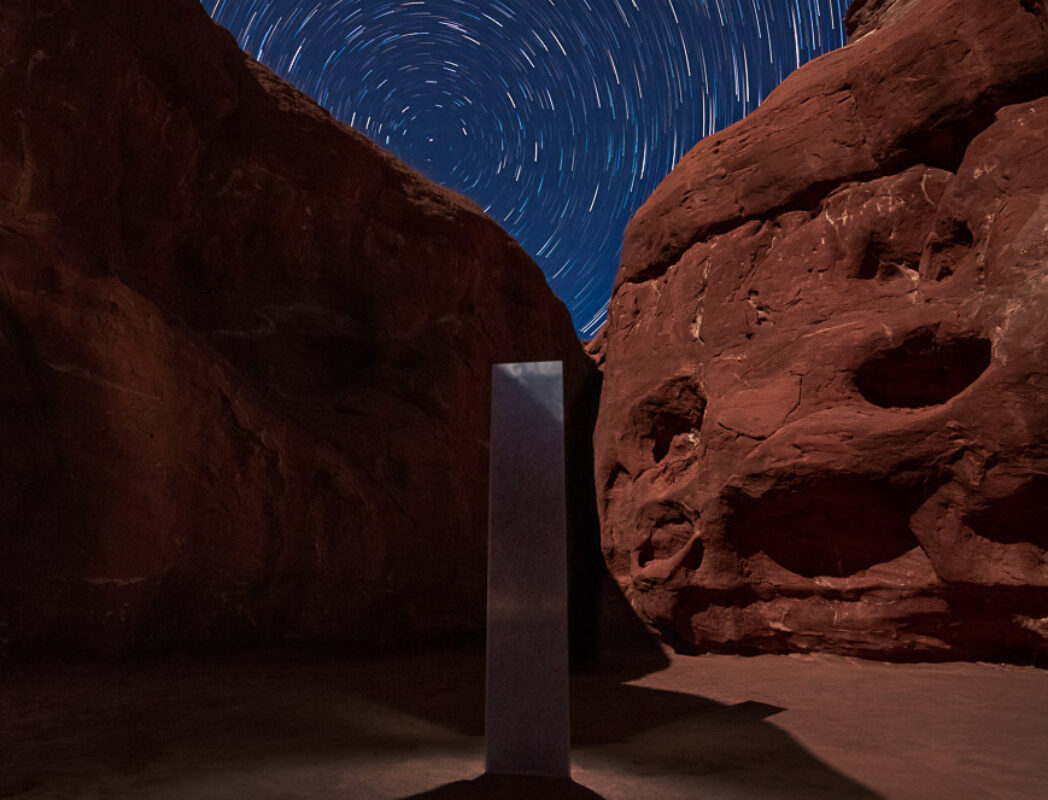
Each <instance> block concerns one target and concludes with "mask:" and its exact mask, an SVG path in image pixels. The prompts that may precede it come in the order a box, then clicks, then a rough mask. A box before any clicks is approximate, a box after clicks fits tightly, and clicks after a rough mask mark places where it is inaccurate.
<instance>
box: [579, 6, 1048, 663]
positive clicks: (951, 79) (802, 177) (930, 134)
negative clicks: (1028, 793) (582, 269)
mask: <svg viewBox="0 0 1048 800" xmlns="http://www.w3.org/2000/svg"><path fill="white" fill-rule="evenodd" d="M848 24H849V29H850V33H851V39H850V41H849V43H848V44H847V45H846V46H845V47H844V48H842V49H840V50H838V51H836V52H832V53H829V54H827V55H824V56H822V57H820V58H817V59H815V60H814V61H812V62H810V63H809V64H807V65H805V66H804V67H802V68H800V69H798V70H797V71H796V72H794V73H793V74H792V75H790V76H789V77H788V78H787V79H786V80H785V81H784V82H783V83H782V84H781V85H780V86H779V87H778V88H777V89H775V91H773V92H772V93H771V95H770V96H769V97H768V98H767V99H766V100H765V102H764V103H763V104H762V105H761V106H760V107H759V108H758V109H757V110H756V111H754V112H753V113H752V114H751V115H749V116H748V117H747V118H745V119H744V120H742V121H741V122H739V123H737V124H735V125H733V126H731V127H729V128H727V129H725V130H723V131H721V132H719V133H717V134H715V135H713V136H711V137H708V138H707V139H704V140H703V141H702V142H700V143H699V144H697V145H696V146H695V147H694V148H693V149H692V150H691V151H690V152H689V153H688V154H687V155H686V156H685V157H684V158H683V159H682V160H681V162H680V163H679V164H678V165H677V166H676V167H675V168H674V170H673V171H672V172H671V174H670V175H669V176H668V177H667V178H666V179H665V180H664V181H663V183H662V184H661V185H660V186H659V187H658V188H657V190H656V191H655V193H654V194H653V195H652V197H651V198H650V199H649V200H648V201H647V202H646V203H645V205H644V206H643V207H642V208H641V209H640V211H639V212H638V213H637V215H636V216H635V217H634V219H633V220H632V222H631V223H630V225H629V227H628V229H627V232H626V238H625V243H624V248H623V256H622V263H621V267H620V271H619V274H618V278H617V281H616V286H615V291H614V297H613V299H612V302H611V305H610V311H609V321H608V323H607V326H606V330H605V332H604V333H603V341H602V342H601V344H600V347H599V350H600V352H601V357H602V358H603V359H604V363H603V370H604V381H605V382H604V392H603V396H602V399H601V407H600V415H599V419H598V424H597V431H596V435H595V440H594V441H595V449H596V460H597V464H596V472H597V475H596V479H597V490H598V506H599V512H600V515H601V523H602V537H603V545H604V550H605V556H606V558H607V560H608V561H609V563H610V565H611V570H612V573H613V575H614V576H615V578H616V579H617V580H618V582H619V584H620V585H621V586H622V587H623V589H624V590H625V592H626V593H627V595H628V597H629V599H630V601H631V603H632V604H633V606H634V608H635V609H637V611H638V612H640V614H641V615H642V617H643V618H645V619H646V620H647V621H649V622H650V623H651V624H653V625H654V626H655V627H657V628H658V629H659V630H660V631H661V632H662V633H663V634H664V636H665V637H666V638H667V639H668V640H669V641H671V642H672V643H673V644H675V645H676V646H677V647H679V648H682V649H687V650H696V649H697V650H719V651H730V652H760V651H773V652H775V651H788V650H795V651H813V650H825V651H833V652H839V653H845V654H858V655H864V656H873V657H879V658H882V657H883V658H896V659H905V658H1004V659H1016V660H1029V659H1037V658H1043V657H1044V656H1045V654H1048V526H1046V525H1045V519H1048V401H1046V400H1045V398H1046V397H1048V349H1046V342H1048V149H1046V144H1045V143H1046V142H1048V96H1045V95H1046V94H1048V11H1046V10H1045V6H1044V4H1043V3H1040V2H1030V0H1022V1H1021V0H1000V2H994V3H989V4H987V3H983V2H978V1H977V0H895V1H894V2H892V1H891V0H860V2H856V3H855V4H854V5H853V6H852V9H851V11H850V13H849V15H848Z"/></svg>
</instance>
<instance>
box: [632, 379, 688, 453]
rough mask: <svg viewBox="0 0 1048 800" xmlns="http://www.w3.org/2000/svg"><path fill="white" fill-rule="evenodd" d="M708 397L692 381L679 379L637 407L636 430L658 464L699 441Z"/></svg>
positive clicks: (657, 391) (670, 382) (661, 388)
mask: <svg viewBox="0 0 1048 800" xmlns="http://www.w3.org/2000/svg"><path fill="white" fill-rule="evenodd" d="M705 412H706V398H705V397H703V395H702V393H701V392H700V391H699V389H698V388H697V387H696V386H695V385H694V383H693V382H692V378H690V377H686V378H675V379H674V380H672V381H669V382H668V383H666V384H664V385H663V386H661V387H660V388H659V389H658V390H656V391H655V392H653V393H651V394H650V395H648V397H647V398H646V399H645V400H644V401H643V402H642V403H641V404H640V405H639V406H637V408H636V410H635V411H634V430H636V431H637V435H638V436H639V437H640V439H641V441H643V442H645V443H646V444H647V446H649V447H651V455H652V458H653V459H654V461H655V463H656V464H657V463H659V462H660V461H662V460H663V459H664V458H665V457H666V455H667V454H668V453H669V452H670V451H671V450H676V449H690V448H692V447H693V446H694V444H695V443H696V442H697V441H698V432H699V430H700V429H701V427H702V417H703V414H704V413H705Z"/></svg>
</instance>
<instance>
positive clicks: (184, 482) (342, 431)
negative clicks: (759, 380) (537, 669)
mask: <svg viewBox="0 0 1048 800" xmlns="http://www.w3.org/2000/svg"><path fill="white" fill-rule="evenodd" d="M0 98H2V105H3V108H4V113H3V114H2V115H0V272H2V276H3V282H2V284H0V370H2V380H0V449H2V456H0V600H2V602H0V639H3V640H5V641H6V642H7V643H8V644H10V645H11V646H12V647H23V646H24V647H31V646H39V647H44V646H47V647H54V646H58V645H60V644H67V645H71V646H78V647H81V646H82V647H85V648H92V649H99V648H114V649H121V648H127V647H132V648H133V647H143V646H166V645H171V646H181V645H185V644H187V643H198V644H217V645H224V644H226V643H229V642H235V641H258V640H267V641H280V640H286V639H288V638H299V639H304V640H331V639H365V640H369V639H372V638H374V637H376V636H386V637H387V638H388V637H396V636H398V635H403V636H409V635H422V634H423V633H426V632H431V633H432V632H442V631H449V630H453V631H462V630H469V629H472V630H480V629H482V625H483V608H484V606H483V601H484V577H485V572H484V566H485V557H484V552H485V537H486V523H487V518H486V496H487V494H486V490H487V449H486V444H487V443H486V440H487V436H488V398H489V375H490V367H491V364H492V363H493V362H499V361H531V360H546V359H562V360H564V361H565V364H566V367H565V375H566V385H567V394H568V418H569V421H573V422H575V423H576V424H575V425H574V427H573V428H572V431H573V433H572V436H573V437H574V438H573V439H571V440H570V441H569V452H571V453H572V455H571V456H570V457H571V458H574V459H576V460H575V461H573V462H571V464H572V466H573V470H572V474H573V475H575V476H576V480H578V481H579V482H580V483H581V486H582V491H581V492H576V495H577V496H580V497H582V502H581V504H579V505H578V506H577V507H576V508H575V513H574V517H573V519H574V521H575V522H576V523H577V524H576V529H578V528H579V525H580V524H581V522H580V520H581V521H584V519H585V516H586V506H585V492H586V489H587V487H591V486H592V479H591V477H590V478H587V477H586V473H587V471H588V469H589V464H590V462H589V457H588V456H587V455H586V450H587V447H588V439H589V435H588V433H587V432H586V430H585V425H584V422H579V419H580V414H584V402H583V401H584V392H585V391H586V385H587V382H589V381H591V379H592V378H593V376H594V375H595V370H594V369H593V367H592V366H591V364H590V362H589V360H588V359H587V358H586V356H585V353H584V352H583V350H582V349H581V347H580V346H579V343H578V341H577V339H576V337H575V332H574V329H573V326H572V324H571V320H570V318H569V315H568V313H567V310H566V309H565V308H564V307H563V305H562V304H561V303H560V302H559V301H558V300H557V299H556V298H555V297H554V296H553V295H552V293H551V292H550V291H549V289H548V287H547V286H546V284H545V281H544V279H543V276H542V274H541V272H540V270H539V269H538V267H537V266H535V264H534V263H533V262H531V261H530V260H529V259H528V257H527V256H526V255H525V254H524V252H523V251H522V250H521V249H520V248H519V247H518V246H517V245H516V244H515V243H514V242H513V241H512V240H511V239H510V238H509V237H508V236H507V235H506V234H505V233H504V232H503V231H502V230H500V229H499V228H498V226H497V225H495V224H494V223H493V222H492V221H491V220H490V219H488V218H487V217H486V216H484V215H483V214H482V213H481V212H480V210H479V209H477V208H476V207H475V206H474V205H473V204H471V203H470V202H469V201H467V200H465V199H464V198H462V197H460V196H458V195H456V194H454V193H452V192H449V191H446V190H444V189H442V188H440V187H438V186H436V185H434V184H432V183H431V182H429V181H427V180H425V179H424V178H422V177H421V176H419V175H418V174H416V173H414V172H412V171H411V170H409V169H408V168H407V167H405V166H404V165H403V164H402V163H400V162H398V161H396V160H395V159H394V158H392V157H391V156H389V155H388V154H386V153H384V152H383V151H381V150H380V149H379V148H378V147H376V146H375V145H374V144H372V143H371V142H370V141H368V140H367V139H365V138H364V137H363V136H361V135H359V134H357V133H355V132H354V131H351V130H349V129H348V128H346V127H344V126H342V125H341V124H339V123H337V122H336V121H335V120H334V119H332V118H331V117H330V116H329V115H327V114H326V113H325V112H324V111H322V110H321V109H320V108H319V107H317V106H316V105H315V104H313V103H312V102H311V101H309V100H308V99H307V98H305V97H304V96H303V95H301V94H299V93H298V92H297V91H295V90H294V89H292V88H291V87H290V86H288V85H287V84H285V83H284V82H282V81H280V80H279V79H277V78H276V77H275V76H273V75H272V74H271V73H269V72H268V71H267V70H266V69H264V68H263V67H261V66H259V65H258V64H256V63H254V62H253V61H252V60H251V59H249V58H247V57H246V56H245V55H244V54H243V53H241V52H240V51H239V49H238V48H237V47H236V45H235V43H234V41H233V39H232V38H231V37H230V36H229V34H228V33H226V32H225V31H223V30H222V29H220V28H218V27H217V26H215V25H214V24H212V23H211V21H210V20H209V19H208V18H207V15H206V13H205V12H204V10H203V8H202V7H201V6H200V3H199V2H196V0H170V2H164V3H159V4H158V3H154V2H147V1H146V0H96V1H94V2H84V3H79V2H78V3H65V2H59V1H58V0H54V1H53V2H52V0H5V2H4V3H3V4H2V8H0ZM589 508H590V509H592V497H590V503H589Z"/></svg>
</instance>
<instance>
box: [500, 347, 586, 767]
mask: <svg viewBox="0 0 1048 800" xmlns="http://www.w3.org/2000/svg"><path fill="white" fill-rule="evenodd" d="M491 378H492V380H491V383H492V391H491V462H490V464H491V466H490V488H489V496H490V505H489V534H488V536H489V538H488V648H487V704H486V714H485V730H486V737H487V759H486V766H487V770H488V772H491V773H498V774H507V775H549V776H557V777H567V776H568V775H569V774H570V752H569V751H570V731H569V712H568V580H567V536H566V529H565V510H564V509H565V492H564V485H565V484H564V389H563V379H562V366H561V362H559V361H538V362H529V363H522V364H496V365H495V366H494V368H493V369H492V376H491Z"/></svg>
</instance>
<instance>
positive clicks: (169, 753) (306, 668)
mask: <svg viewBox="0 0 1048 800" xmlns="http://www.w3.org/2000/svg"><path fill="white" fill-rule="evenodd" d="M656 662H657V663H656V664H655V667H654V671H647V670H650V669H651V668H652V666H651V665H650V664H649V665H648V666H647V667H645V668H643V669H637V667H636V665H626V664H621V663H620V664H615V663H611V662H609V661H605V662H604V663H603V664H602V665H601V666H600V667H593V668H590V669H588V670H586V671H583V672H581V673H580V674H578V675H576V676H575V678H574V679H573V685H572V692H573V700H572V704H573V705H572V715H573V740H574V746H573V772H572V777H573V781H555V780H539V779H530V780H529V779H502V778H495V777H490V776H488V777H481V776H482V773H483V738H482V719H483V652H482V651H481V649H479V648H477V647H462V648H458V649H451V650H443V651H439V652H430V653H425V654H421V655H420V654H414V655H411V656H407V655H395V656H385V657H382V658H372V659H368V660H359V659H349V658H340V659H334V658H330V657H328V658H325V659H313V658H304V657H299V658H289V657H288V656H286V655H285V656H280V657H266V658H255V659H253V660H250V661H249V660H245V659H223V660H216V659H210V660H200V659H198V660H194V661H189V660H182V661H179V662H177V663H171V662H170V661H168V662H164V663H159V662H157V663H153V664H141V663H139V664H137V665H134V666H128V665H123V666H115V665H107V666H94V667H82V666H81V667H77V668H75V669H73V668H69V667H63V666H61V665H56V664H52V665H50V666H48V667H44V668H41V667H39V666H38V667H36V668H33V669H29V668H27V667H25V666H21V667H19V668H17V669H15V668H12V667H11V666H10V665H8V666H7V667H3V668H2V669H3V672H2V673H0V718H2V730H0V797H14V798H164V799H165V800H167V799H169V798H171V799H173V798H187V799H188V798H194V799H199V800H227V799H228V800H234V798H259V799H267V800H268V799H270V798H274V799H275V798H282V799H287V800H291V798H336V797H337V798H349V799H350V800H372V799H374V800H379V799H380V798H381V799H382V800H387V799H388V800H400V799H401V798H415V797H417V798H433V799H434V800H441V799H444V800H455V799H456V798H485V797H492V798H507V800H512V799H513V798H541V800H556V798H562V797H563V798H580V800H581V799H582V798H604V799H605V800H646V799H647V798H651V799H652V800H656V799H658V800H676V799H677V798H705V799H706V800H721V799H724V800H727V799H728V798H750V799H753V798H827V799H829V798H834V799H839V798H877V797H881V798H892V799H893V800H908V799H909V798H912V799H913V800H936V798H950V800H961V798H979V799H980V800H988V799H990V798H999V799H1000V800H1004V799H1006V798H1007V799H1008V800H1011V799H1013V798H1014V799H1016V800H1018V799H1019V798H1043V797H1046V796H1048V794H1046V792H1048V790H1046V788H1045V787H1046V786H1048V671H1044V670H1038V669H1034V668H1030V667H1017V666H1001V665H993V664H963V663H944V664H885V663H879V662H873V661H860V660H853V659H847V658H841V657H833V656H767V655H766V656H756V657H751V658H743V657H735V656H712V655H706V656H695V657H688V656H678V655H673V656H669V657H663V656H661V654H660V655H659V656H658V658H657V659H656ZM645 672H647V674H643V673H645Z"/></svg>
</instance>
